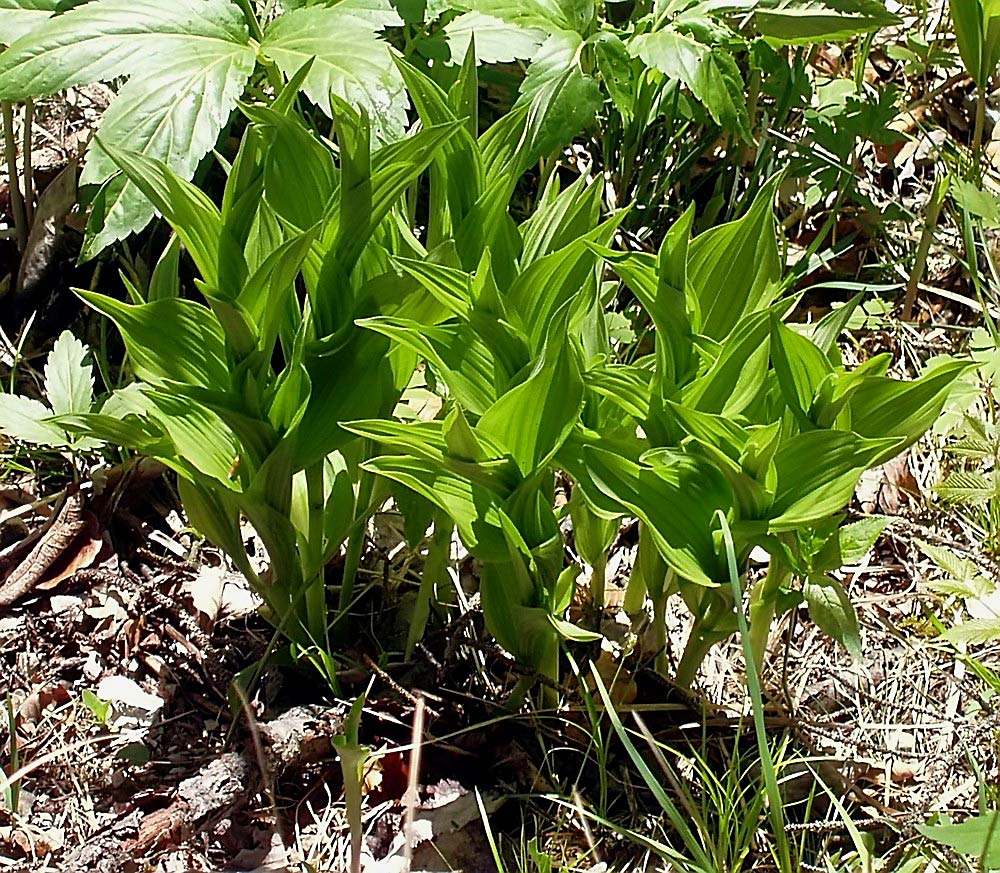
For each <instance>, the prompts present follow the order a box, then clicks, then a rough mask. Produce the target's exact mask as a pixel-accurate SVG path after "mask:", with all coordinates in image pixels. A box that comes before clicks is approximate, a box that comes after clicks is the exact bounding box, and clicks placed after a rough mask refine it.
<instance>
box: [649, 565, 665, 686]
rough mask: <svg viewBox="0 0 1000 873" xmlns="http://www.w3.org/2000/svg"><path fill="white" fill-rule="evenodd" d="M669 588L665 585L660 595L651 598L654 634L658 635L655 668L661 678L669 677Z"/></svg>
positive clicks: (656, 638)
mask: <svg viewBox="0 0 1000 873" xmlns="http://www.w3.org/2000/svg"><path fill="white" fill-rule="evenodd" d="M666 592H667V586H666V585H664V586H663V589H662V590H661V591H660V593H659V594H657V595H656V596H653V595H652V594H650V598H651V599H652V601H653V632H654V633H655V634H656V637H655V640H656V660H655V661H654V662H653V667H654V668H655V670H656V672H657V673H659V674H660V675H661V676H666V675H667V597H668V596H669V595H668V594H667V593H666Z"/></svg>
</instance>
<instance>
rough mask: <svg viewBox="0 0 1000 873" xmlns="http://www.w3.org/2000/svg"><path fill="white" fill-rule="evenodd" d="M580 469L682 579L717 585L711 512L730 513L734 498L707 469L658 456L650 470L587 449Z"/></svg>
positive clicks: (721, 574)
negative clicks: (639, 526) (635, 522)
mask: <svg viewBox="0 0 1000 873" xmlns="http://www.w3.org/2000/svg"><path fill="white" fill-rule="evenodd" d="M584 465H585V467H586V470H587V473H588V475H589V477H590V479H591V480H592V481H593V482H594V484H595V485H596V486H597V487H598V488H599V489H600V491H601V492H602V493H603V494H605V495H606V496H607V497H609V498H611V499H612V500H614V501H616V502H617V503H618V504H620V506H621V507H622V509H623V510H627V511H628V512H629V513H631V514H633V515H635V516H636V517H637V518H639V519H640V520H641V521H642V522H643V523H644V524H646V525H647V526H648V527H649V531H650V534H651V535H652V537H653V540H654V542H655V543H656V548H657V549H658V550H659V552H660V553H661V554H662V555H663V557H664V559H665V560H666V561H667V563H668V564H669V565H670V566H671V567H672V568H673V569H674V570H675V571H676V572H677V573H678V575H680V576H681V577H682V578H684V579H688V580H690V581H691V582H694V583H696V584H699V585H716V584H718V583H719V582H720V581H721V580H722V579H724V578H725V569H724V562H723V559H722V557H721V555H720V554H719V552H718V551H717V549H716V545H715V539H714V537H713V535H712V531H713V529H714V524H715V522H714V519H715V513H716V510H719V509H721V510H722V511H723V512H727V511H728V510H730V509H731V508H732V505H733V495H732V491H731V490H730V488H729V485H728V484H727V483H726V480H725V479H724V478H723V476H722V474H721V473H719V471H718V470H717V469H716V468H715V467H714V466H713V465H711V464H709V463H707V462H705V461H702V460H701V459H698V458H693V457H689V456H683V455H674V456H673V457H670V456H667V455H663V456H661V457H660V458H659V459H658V463H657V464H656V466H654V467H649V466H642V465H639V464H636V463H634V462H633V461H630V460H628V459H627V458H623V457H621V456H620V455H617V454H615V453H613V452H607V451H604V450H602V449H596V448H592V447H587V448H585V449H584Z"/></svg>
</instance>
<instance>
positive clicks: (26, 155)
mask: <svg viewBox="0 0 1000 873" xmlns="http://www.w3.org/2000/svg"><path fill="white" fill-rule="evenodd" d="M34 121H35V101H34V100H32V99H31V98H30V97H29V98H28V99H27V100H25V101H24V131H23V134H24V139H23V140H22V146H21V162H22V163H23V165H24V214H25V217H26V218H27V220H28V226H29V227H30V226H31V221H32V219H33V218H34V211H35V174H34V171H33V170H32V166H31V128H32V125H33V124H34Z"/></svg>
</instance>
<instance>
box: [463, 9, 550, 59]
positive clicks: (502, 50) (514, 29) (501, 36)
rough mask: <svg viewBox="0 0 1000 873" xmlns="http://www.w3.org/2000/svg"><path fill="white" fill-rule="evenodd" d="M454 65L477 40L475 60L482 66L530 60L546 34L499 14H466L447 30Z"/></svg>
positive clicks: (536, 28)
mask: <svg viewBox="0 0 1000 873" xmlns="http://www.w3.org/2000/svg"><path fill="white" fill-rule="evenodd" d="M444 33H445V36H446V38H447V40H448V48H449V50H450V51H451V59H452V62H453V63H454V62H457V61H458V60H459V59H461V58H464V57H465V56H466V55H467V54H468V52H469V47H470V46H472V45H473V40H475V52H476V61H477V62H479V63H480V64H497V63H511V62H513V61H516V60H528V59H529V58H531V57H533V56H534V54H535V52H537V51H538V47H539V46H540V45H541V44H542V43H543V42H544V41H545V31H544V30H542V29H541V28H538V27H527V26H525V25H521V24H517V23H514V22H510V21H504V20H503V19H502V18H499V17H498V16H496V15H487V14H484V13H482V12H478V11H470V12H465V13H463V14H462V15H459V16H458V18H456V19H455V20H454V21H451V22H450V23H449V24H448V25H447V26H446V27H445V29H444Z"/></svg>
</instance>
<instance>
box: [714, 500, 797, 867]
mask: <svg viewBox="0 0 1000 873" xmlns="http://www.w3.org/2000/svg"><path fill="white" fill-rule="evenodd" d="M717 516H718V518H719V521H720V523H721V525H722V538H723V541H724V542H725V544H726V564H727V567H728V569H729V583H730V585H732V587H733V598H734V599H735V602H736V603H737V604H739V605H738V606H737V608H736V621H737V624H738V625H739V629H740V640H741V642H742V644H743V658H744V660H745V661H746V670H747V690H748V691H749V693H750V701H751V704H752V706H753V723H754V733H755V734H756V737H757V752H758V754H759V755H760V771H761V774H762V776H763V777H764V788H765V791H766V793H767V802H768V810H767V813H768V817H769V818H770V820H771V829H772V830H773V831H774V839H775V842H776V843H777V846H776V848H777V850H778V864H779V866H780V868H781V870H782V871H784V873H792V871H793V870H795V869H797V868H796V867H793V866H792V853H791V846H790V844H789V842H788V834H787V833H786V832H785V821H784V816H783V815H782V809H783V808H784V807H783V804H782V800H781V793H780V791H779V790H778V777H777V774H776V772H775V768H774V759H773V758H772V757H771V749H770V748H769V747H768V745H767V730H766V728H765V725H764V700H763V696H762V694H761V689H760V676H759V674H758V673H757V666H756V662H755V660H754V656H753V651H752V649H751V645H750V628H749V627H748V626H747V617H746V613H745V612H744V610H743V589H742V588H741V587H740V579H739V573H738V572H737V569H736V549H735V547H734V545H733V533H732V531H731V530H730V529H729V522H728V521H727V520H726V516H725V513H723V512H722V511H721V510H718V511H717Z"/></svg>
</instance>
